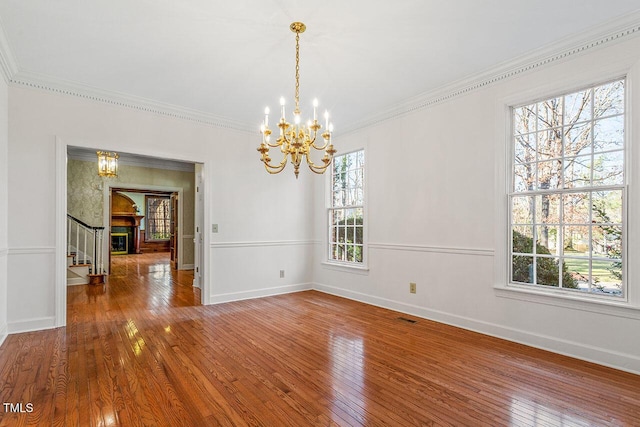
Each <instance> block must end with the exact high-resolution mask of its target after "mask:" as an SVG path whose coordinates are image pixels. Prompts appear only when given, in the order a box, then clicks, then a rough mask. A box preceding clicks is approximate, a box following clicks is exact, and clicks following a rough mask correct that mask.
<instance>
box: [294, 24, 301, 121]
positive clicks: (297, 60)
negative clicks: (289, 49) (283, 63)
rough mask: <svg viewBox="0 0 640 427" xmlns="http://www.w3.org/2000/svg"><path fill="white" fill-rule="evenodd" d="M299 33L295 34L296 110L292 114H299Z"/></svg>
mask: <svg viewBox="0 0 640 427" xmlns="http://www.w3.org/2000/svg"><path fill="white" fill-rule="evenodd" d="M299 104H300V33H299V32H296V109H295V111H294V114H300V105H299Z"/></svg>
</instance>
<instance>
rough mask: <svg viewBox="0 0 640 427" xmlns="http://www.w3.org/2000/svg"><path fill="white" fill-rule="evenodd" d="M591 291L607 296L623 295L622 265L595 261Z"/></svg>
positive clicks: (614, 262)
mask: <svg viewBox="0 0 640 427" xmlns="http://www.w3.org/2000/svg"><path fill="white" fill-rule="evenodd" d="M591 276H592V278H591V291H592V292H594V293H600V294H607V295H618V296H621V295H622V263H621V262H619V261H617V262H616V261H613V262H611V261H596V260H594V261H593V265H592V272H591Z"/></svg>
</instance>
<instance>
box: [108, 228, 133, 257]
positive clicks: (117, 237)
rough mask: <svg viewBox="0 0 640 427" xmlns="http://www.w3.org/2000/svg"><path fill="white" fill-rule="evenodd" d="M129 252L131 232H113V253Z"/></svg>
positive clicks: (123, 253)
mask: <svg viewBox="0 0 640 427" xmlns="http://www.w3.org/2000/svg"><path fill="white" fill-rule="evenodd" d="M128 253H129V233H111V254H112V255H126V254H128Z"/></svg>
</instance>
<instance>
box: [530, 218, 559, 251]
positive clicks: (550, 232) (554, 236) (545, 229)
mask: <svg viewBox="0 0 640 427" xmlns="http://www.w3.org/2000/svg"><path fill="white" fill-rule="evenodd" d="M559 229H560V227H551V226H547V225H539V226H537V227H536V253H538V254H542V255H560V247H559V246H558V245H559V243H560V242H559V237H560V234H559Z"/></svg>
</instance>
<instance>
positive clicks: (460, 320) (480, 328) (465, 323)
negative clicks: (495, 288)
mask: <svg viewBox="0 0 640 427" xmlns="http://www.w3.org/2000/svg"><path fill="white" fill-rule="evenodd" d="M313 289H315V290H317V291H320V292H324V293H327V294H331V295H336V296H340V297H343V298H348V299H351V300H355V301H360V302H363V303H366V304H371V305H375V306H378V307H382V308H387V309H390V310H395V311H399V312H402V313H406V314H411V315H413V316H417V317H422V318H424V319H429V320H433V321H436V322H440V323H444V324H447V325H451V326H456V327H459V328H462V329H467V330H470V331H473V332H479V333H481V334H484V335H489V336H492V337H496V338H501V339H505V340H508V341H513V342H517V343H519V344H524V345H528V346H530V347H535V348H539V349H542V350H547V351H551V352H553V353H558V354H562V355H565V356H569V357H573V358H576V359H580V360H584V361H587V362H593V363H597V364H599V365H604V366H608V367H611V368H615V369H619V370H621V371H626V372H631V373H633V374H640V357H638V356H636V355H632V354H624V353H618V352H614V351H611V350H607V349H604V348H598V347H593V346H588V345H584V344H581V343H576V342H572V341H568V340H561V339H558V338H554V337H549V336H545V335H539V334H534V333H531V332H527V331H523V330H520V329H514V328H508V327H505V326H501V325H497V324H494V323H488V322H483V321H480V320H476V319H471V318H468V317H464V316H458V315H455V314H450V313H445V312H442V311H438V310H432V309H428V308H424V307H419V306H415V305H411V304H406V303H403V302H399V301H394V300H389V299H385V298H379V297H375V296H371V295H366V294H362V293H359V292H353V291H351V290H347V289H342V288H336V287H333V286H327V285H322V284H319V283H314V284H313Z"/></svg>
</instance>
